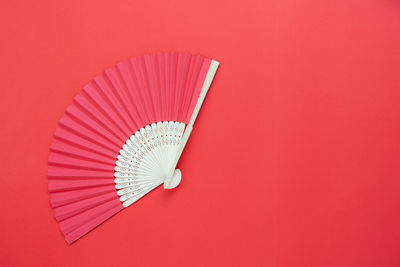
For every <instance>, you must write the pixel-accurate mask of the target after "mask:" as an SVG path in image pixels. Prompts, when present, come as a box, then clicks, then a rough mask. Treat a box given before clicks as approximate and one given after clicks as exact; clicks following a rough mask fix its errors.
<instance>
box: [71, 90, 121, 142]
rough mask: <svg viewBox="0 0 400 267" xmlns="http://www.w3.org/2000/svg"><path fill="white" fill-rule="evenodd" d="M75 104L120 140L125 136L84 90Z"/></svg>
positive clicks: (75, 100)
mask: <svg viewBox="0 0 400 267" xmlns="http://www.w3.org/2000/svg"><path fill="white" fill-rule="evenodd" d="M73 104H75V106H76V108H78V109H80V110H82V112H84V113H87V116H90V117H91V119H92V120H94V121H95V122H96V123H97V124H98V125H99V126H101V127H102V128H103V129H104V130H105V131H107V132H108V133H110V134H112V135H114V136H115V137H116V138H118V139H119V140H121V139H122V138H123V136H124V133H123V132H122V131H121V130H120V129H119V128H117V127H115V126H114V125H113V122H112V121H110V120H109V119H108V118H107V117H106V116H104V115H103V113H102V112H101V111H100V110H98V109H97V107H96V106H95V105H94V104H92V101H91V100H90V98H89V97H88V96H87V95H86V93H85V92H84V91H83V92H82V93H81V94H79V95H77V96H76V97H75V99H74V101H73Z"/></svg>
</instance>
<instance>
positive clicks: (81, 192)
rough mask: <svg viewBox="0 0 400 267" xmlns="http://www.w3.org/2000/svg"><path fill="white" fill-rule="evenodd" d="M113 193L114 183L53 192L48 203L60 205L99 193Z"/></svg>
mask: <svg viewBox="0 0 400 267" xmlns="http://www.w3.org/2000/svg"><path fill="white" fill-rule="evenodd" d="M107 193H114V194H115V185H114V184H111V185H103V186H96V187H91V188H84V189H75V190H68V191H59V192H53V193H52V194H51V199H50V203H51V206H52V207H53V208H57V207H61V206H64V205H67V204H70V203H74V202H77V201H80V200H83V199H90V198H93V197H96V196H99V195H103V194H107Z"/></svg>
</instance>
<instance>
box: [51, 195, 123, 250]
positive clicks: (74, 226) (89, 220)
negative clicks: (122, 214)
mask: <svg viewBox="0 0 400 267" xmlns="http://www.w3.org/2000/svg"><path fill="white" fill-rule="evenodd" d="M121 209H123V206H122V205H121V203H120V201H119V199H118V198H114V199H112V200H110V201H108V202H105V203H102V204H101V205H98V206H96V207H93V208H92V209H89V210H86V211H84V212H82V213H79V214H77V215H76V216H74V217H70V218H68V219H66V220H63V221H61V222H60V223H59V225H60V230H61V232H63V233H64V235H65V239H66V240H67V242H68V243H72V242H74V241H75V240H76V239H78V238H79V237H81V236H83V235H85V234H86V233H87V232H89V231H90V230H92V229H93V228H94V227H96V226H98V225H99V224H101V223H102V222H104V221H105V220H107V219H108V218H109V217H111V216H112V215H114V214H115V213H117V212H119V211H120V210H121Z"/></svg>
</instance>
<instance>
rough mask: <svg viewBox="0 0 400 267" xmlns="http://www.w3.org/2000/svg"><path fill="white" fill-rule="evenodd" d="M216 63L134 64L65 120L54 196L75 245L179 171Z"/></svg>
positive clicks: (56, 146) (86, 92) (194, 59)
mask: <svg viewBox="0 0 400 267" xmlns="http://www.w3.org/2000/svg"><path fill="white" fill-rule="evenodd" d="M218 64H219V63H218V62H216V61H214V60H211V59H207V58H204V57H202V56H194V55H190V54H183V53H182V54H181V53H158V54H151V55H144V56H141V57H137V58H131V59H129V60H126V61H124V62H121V63H119V64H117V65H116V66H114V67H111V68H109V69H107V70H106V71H105V72H103V73H102V74H100V75H98V76H97V77H95V78H94V79H93V80H92V81H91V82H90V83H89V84H88V85H86V86H85V87H84V88H83V90H82V91H81V92H80V93H79V94H78V95H77V96H76V97H75V98H74V100H73V102H72V104H71V105H69V106H68V108H67V109H66V111H65V114H64V115H63V117H62V118H61V120H60V122H59V125H58V127H57V130H56V132H55V133H54V139H53V142H52V144H51V147H50V156H49V168H48V179H49V192H50V196H51V205H52V207H53V209H54V213H55V217H56V220H57V221H58V222H59V225H60V229H61V232H62V233H63V235H64V236H65V240H66V241H67V242H68V243H72V242H74V241H76V240H77V239H79V238H80V237H82V236H83V235H85V234H86V233H88V232H89V231H90V230H92V229H93V228H95V227H96V226H98V225H99V224H101V223H102V222H104V221H105V220H107V219H108V218H109V217H111V216H112V215H114V214H115V213H117V212H119V211H120V210H122V209H123V208H124V207H127V206H129V205H131V204H132V203H134V202H135V201H136V200H138V199H140V198H141V197H143V196H144V195H145V194H147V193H148V192H150V191H151V190H153V189H154V188H155V187H157V186H159V185H161V184H164V188H167V189H169V188H174V187H176V186H177V185H178V184H179V182H180V180H181V172H180V171H179V170H176V169H175V168H176V165H177V163H178V160H179V157H180V155H181V153H182V151H183V148H184V147H185V144H186V141H187V140H188V138H189V135H190V133H191V131H192V126H193V123H194V121H195V119H196V117H197V114H198V112H199V109H200V107H201V104H202V103H203V100H204V97H205V96H206V93H207V91H208V88H209V86H210V84H211V81H212V79H213V77H214V74H215V72H216V70H217V68H218Z"/></svg>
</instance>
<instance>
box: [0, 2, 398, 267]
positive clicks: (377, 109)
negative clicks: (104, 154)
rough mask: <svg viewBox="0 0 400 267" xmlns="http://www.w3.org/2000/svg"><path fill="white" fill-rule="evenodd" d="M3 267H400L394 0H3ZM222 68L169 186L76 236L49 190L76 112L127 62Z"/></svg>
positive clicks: (0, 262)
mask: <svg viewBox="0 0 400 267" xmlns="http://www.w3.org/2000/svg"><path fill="white" fill-rule="evenodd" d="M0 21H1V25H2V26H1V30H0V31H1V52H0V53H1V66H0V73H1V94H0V95H1V97H0V116H1V117H0V123H1V131H0V145H1V146H0V147H1V154H0V164H1V173H2V175H1V178H2V179H1V189H0V190H1V192H0V203H1V204H0V208H1V219H0V226H1V234H0V236H1V238H0V265H2V266H279V267H283V266H296V267H297V266H340V267H343V266H351V267H354V266H362V267H366V266H385V267H387V266H400V253H399V249H400V215H399V208H400V205H399V204H400V197H399V193H400V105H399V101H400V68H399V63H400V2H399V1H394V0H371V1H365V0H363V1H361V0H360V1H355V0H351V1H349V0H339V1H319V0H305V1H296V0H279V1H278V0H274V1H266V0H259V1H232V0H229V1H215V0H202V1H187V0H169V1H147V0H146V1H99V0H96V1H82V0H73V1H71V0H69V1H50V0H49V1H40V0H35V1H11V0H7V1H4V0H3V1H2V2H1V3H0ZM170 50H176V51H189V52H193V53H200V54H202V55H205V56H209V57H213V58H215V59H216V60H218V61H220V62H221V65H220V69H219V70H218V72H217V75H216V78H215V80H214V82H213V84H212V87H211V90H210V92H209V95H208V96H207V98H206V101H205V103H204V106H203V108H202V110H201V113H200V115H199V117H198V120H197V122H196V124H195V128H194V131H193V135H192V136H191V138H190V140H189V143H188V145H187V147H186V149H185V151H184V154H183V157H182V158H181V161H180V163H179V165H180V168H181V170H182V173H183V181H182V184H181V185H180V187H179V188H178V189H177V190H174V191H169V192H166V191H164V190H163V189H161V188H158V189H156V190H155V191H154V192H152V193H151V194H149V195H148V196H146V197H145V198H143V199H142V200H140V201H139V202H138V203H136V204H134V205H132V206H131V207H129V208H128V209H126V210H124V211H122V212H120V213H119V214H117V215H116V216H114V217H113V218H112V219H111V220H109V221H107V222H106V223H105V224H103V225H101V226H100V227H98V228H97V229H96V230H95V231H93V232H91V233H90V234H88V235H87V236H85V237H84V238H83V239H81V240H79V241H78V242H77V243H75V244H73V245H72V246H68V245H67V244H66V243H65V242H64V240H63V238H62V236H61V234H60V233H59V230H58V225H57V224H56V222H55V220H54V219H53V214H52V210H51V209H50V206H49V196H48V193H47V188H46V187H47V178H46V171H47V156H48V148H49V145H50V142H51V139H52V134H53V132H54V130H55V128H56V125H57V121H58V119H59V118H60V117H61V116H62V114H63V111H64V109H65V107H66V106H67V105H68V104H69V103H70V102H71V100H72V98H73V97H74V96H75V95H76V94H77V93H78V92H79V90H80V88H81V87H82V86H83V85H84V84H85V83H87V82H88V81H89V80H90V79H91V78H92V77H93V76H95V75H96V74H97V73H99V72H101V71H102V70H104V69H105V68H107V67H109V66H111V65H113V64H115V63H116V62H118V61H120V60H123V59H126V58H128V57H129V56H136V55H141V54H143V53H148V52H155V51H170Z"/></svg>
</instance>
